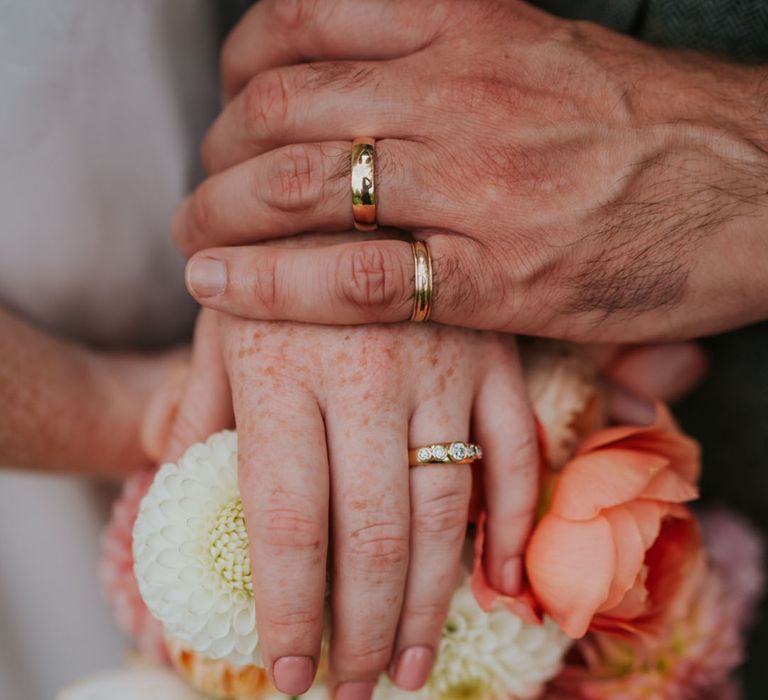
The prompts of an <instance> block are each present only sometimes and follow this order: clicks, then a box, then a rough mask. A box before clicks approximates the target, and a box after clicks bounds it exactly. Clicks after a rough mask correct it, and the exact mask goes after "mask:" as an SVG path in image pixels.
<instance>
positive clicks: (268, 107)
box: [244, 68, 290, 138]
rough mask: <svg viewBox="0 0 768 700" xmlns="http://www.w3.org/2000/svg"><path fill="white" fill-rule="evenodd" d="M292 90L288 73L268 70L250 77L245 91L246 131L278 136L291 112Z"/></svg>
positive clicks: (264, 135)
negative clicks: (287, 80)
mask: <svg viewBox="0 0 768 700" xmlns="http://www.w3.org/2000/svg"><path fill="white" fill-rule="evenodd" d="M289 95H290V91H289V87H288V84H287V82H286V75H285V71H283V70H280V69H279V68H278V69H274V70H269V71H265V72H264V73H259V74H258V75H256V76H254V77H253V78H251V80H250V82H249V83H248V86H247V87H246V89H245V97H244V100H245V104H244V107H245V121H246V125H245V127H246V132H247V133H249V134H254V135H256V134H258V135H259V136H263V137H265V138H268V137H272V138H275V137H278V136H279V135H280V134H279V129H280V128H281V127H282V125H285V123H286V119H287V118H288V113H289V103H290V96H289Z"/></svg>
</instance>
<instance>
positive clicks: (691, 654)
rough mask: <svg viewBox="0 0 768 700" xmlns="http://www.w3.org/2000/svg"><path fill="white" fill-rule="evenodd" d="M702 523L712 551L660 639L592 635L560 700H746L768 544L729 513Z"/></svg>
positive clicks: (559, 686)
mask: <svg viewBox="0 0 768 700" xmlns="http://www.w3.org/2000/svg"><path fill="white" fill-rule="evenodd" d="M701 524H702V531H703V533H704V540H705V543H706V549H707V551H706V552H705V553H704V552H703V553H702V555H701V556H700V557H699V558H698V560H697V562H696V565H695V566H694V567H693V568H692V569H690V570H689V572H688V575H687V577H686V578H685V580H684V581H683V582H682V585H681V586H680V589H679V591H678V595H677V597H676V599H675V600H674V604H673V605H672V606H671V607H670V609H669V611H668V615H667V618H666V620H665V622H664V626H663V628H662V630H661V631H660V633H659V634H658V635H657V636H656V637H655V638H645V640H644V642H645V644H644V645H642V646H637V645H631V644H628V643H627V642H626V641H624V640H621V639H620V638H618V637H616V636H615V635H611V634H604V633H600V632H594V633H590V634H589V635H588V636H587V637H586V638H585V639H584V640H582V641H581V642H579V643H578V645H577V646H576V647H575V652H574V654H572V656H571V659H570V662H569V664H568V666H567V667H566V669H565V670H564V671H563V673H562V674H561V675H560V676H559V677H558V679H557V680H556V681H555V686H556V687H555V688H553V690H552V692H553V695H552V697H553V698H555V697H558V698H559V697H560V696H559V695H555V694H554V693H555V692H558V693H561V694H562V698H563V700H566V699H567V698H573V699H574V700H575V699H577V698H579V699H582V700H624V699H626V700H645V699H649V700H650V699H651V698H652V699H654V700H655V699H657V698H663V699H664V700H739V698H740V697H741V688H740V687H739V684H738V683H737V682H736V681H735V680H734V679H733V678H732V674H733V671H734V669H735V668H736V667H737V666H738V664H739V663H740V662H741V660H742V658H743V652H744V631H745V629H746V627H748V625H749V624H750V623H751V622H752V617H753V615H754V612H755V607H756V603H757V602H758V600H759V598H760V597H761V595H762V592H763V587H764V584H765V580H764V574H763V568H762V567H763V564H764V555H765V547H764V542H763V540H762V537H761V536H760V534H759V533H758V532H757V531H756V530H755V529H754V528H753V527H751V526H750V525H749V523H747V522H746V521H745V520H744V519H743V518H741V517H740V516H738V515H736V514H733V513H729V512H727V511H723V510H717V511H713V512H705V513H704V514H703V515H702V518H701ZM547 698H548V700H549V696H547Z"/></svg>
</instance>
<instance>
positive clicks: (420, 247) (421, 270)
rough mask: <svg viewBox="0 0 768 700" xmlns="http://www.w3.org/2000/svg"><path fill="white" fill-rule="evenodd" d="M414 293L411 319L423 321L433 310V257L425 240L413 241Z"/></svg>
mask: <svg viewBox="0 0 768 700" xmlns="http://www.w3.org/2000/svg"><path fill="white" fill-rule="evenodd" d="M411 250H412V251H413V275H414V293H413V310H412V311H411V321H416V322H417V323H421V322H423V321H426V320H427V319H429V314H430V313H431V312H432V259H431V258H430V256H429V248H427V244H426V243H425V242H424V241H413V242H412V243H411Z"/></svg>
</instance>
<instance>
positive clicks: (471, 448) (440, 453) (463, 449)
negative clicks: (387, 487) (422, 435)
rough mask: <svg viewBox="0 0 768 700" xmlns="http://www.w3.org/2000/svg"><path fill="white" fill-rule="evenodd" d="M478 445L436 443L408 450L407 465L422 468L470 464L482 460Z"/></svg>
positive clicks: (481, 451)
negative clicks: (434, 465)
mask: <svg viewBox="0 0 768 700" xmlns="http://www.w3.org/2000/svg"><path fill="white" fill-rule="evenodd" d="M482 457H483V450H482V449H481V448H480V445H473V444H471V443H469V442H438V443H435V444H434V445H422V446H421V447H414V448H412V449H410V450H408V464H409V465H410V466H411V467H422V466H426V465H429V464H471V463H472V462H474V461H475V460H478V459H482Z"/></svg>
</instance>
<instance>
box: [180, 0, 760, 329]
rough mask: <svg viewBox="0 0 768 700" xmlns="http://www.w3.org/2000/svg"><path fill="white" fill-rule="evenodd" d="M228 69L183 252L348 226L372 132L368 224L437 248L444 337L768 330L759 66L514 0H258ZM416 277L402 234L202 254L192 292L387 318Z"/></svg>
mask: <svg viewBox="0 0 768 700" xmlns="http://www.w3.org/2000/svg"><path fill="white" fill-rule="evenodd" d="M222 67H223V80H224V84H225V86H226V89H227V92H228V94H229V95H230V96H231V97H232V99H231V101H230V102H229V104H228V106H227V108H226V109H225V110H224V112H223V113H222V115H221V116H220V117H219V119H218V120H217V122H216V123H215V124H214V126H213V127H212V129H211V130H210V132H209V134H208V136H207V138H206V141H205V144H204V149H203V154H204V160H205V162H206V165H207V167H208V169H209V171H210V172H212V173H215V174H213V175H212V177H210V178H209V179H208V180H207V181H205V182H204V183H203V184H202V185H201V186H200V188H199V189H198V190H197V191H196V192H195V193H194V195H193V196H192V197H191V199H190V200H188V202H187V203H186V204H185V205H184V206H183V207H182V209H180V211H179V212H178V215H177V218H176V225H175V234H176V238H177V240H178V242H179V244H180V245H181V247H182V248H183V249H184V250H185V251H187V252H192V251H195V250H200V249H203V248H210V247H212V246H217V245H233V244H235V245H237V244H246V243H252V242H255V241H260V240H266V239H271V238H276V237H282V236H288V235H292V234H295V233H298V232H301V231H308V230H310V231H311V230H324V231H328V230H344V229H350V228H351V227H352V213H351V204H350V189H349V181H348V167H349V164H348V158H349V149H350V141H351V139H352V138H353V137H355V136H359V135H370V136H375V137H377V138H378V139H379V140H378V146H377V148H378V163H379V166H380V167H379V169H378V180H377V199H378V202H377V203H378V215H379V222H380V223H381V224H382V225H385V226H393V227H397V228H400V229H403V230H406V231H409V232H412V234H413V235H414V236H415V237H417V238H422V239H425V240H428V242H429V246H430V250H431V253H432V256H433V260H434V266H433V269H434V275H435V285H436V300H435V305H434V312H433V318H434V319H435V320H436V321H439V322H442V323H446V324H451V325H464V326H470V327H474V328H483V329H487V328H494V329H502V330H506V331H514V332H524V333H530V334H535V335H547V336H557V337H563V338H569V339H574V340H599V341H608V340H620V341H643V340H650V339H670V338H679V337H690V336H694V335H698V334H702V333H709V332H714V331H717V330H721V329H724V328H728V327H733V326H736V325H739V324H742V323H746V322H750V321H753V320H756V319H759V318H762V317H764V316H766V315H768V244H767V239H768V185H767V184H766V183H768V119H767V118H766V117H765V109H764V106H765V85H766V83H768V70H766V69H763V68H760V67H745V66H734V65H730V64H726V63H724V62H720V61H717V60H715V59H712V58H709V57H705V56H701V55H696V54H693V53H684V52H674V51H667V50H661V49H657V48H652V47H649V46H645V45H643V44H641V43H639V42H637V41H634V40H632V39H629V38H627V37H623V36H620V35H616V34H613V33H611V32H610V31H607V30H605V29H602V28H599V27H597V26H594V25H590V24H582V23H574V22H567V21H563V20H560V19H557V18H555V17H552V16H550V15H548V14H545V13H543V12H541V11H539V10H536V9H534V8H532V7H530V6H528V5H526V4H524V3H521V2H517V1H516V0H506V1H504V0H472V1H468V0H429V2H426V1H414V0H388V1H384V0H340V1H337V2H330V1H329V0H305V1H299V0H292V1H290V2H289V1H288V0H266V1H265V2H261V3H259V4H258V5H256V6H255V7H254V8H253V9H252V10H251V12H250V13H249V14H248V15H247V16H246V17H245V18H244V19H243V21H242V22H241V24H240V26H239V27H237V28H236V29H235V31H234V32H233V34H232V35H231V37H230V38H229V39H228V40H227V43H226V45H225V47H224V52H223V56H222ZM412 266H413V264H412V258H411V252H410V249H409V247H408V245H407V244H406V243H404V242H401V241H383V242H382V241H376V240H370V241H364V242H358V243H354V244H346V245H338V246H331V247H327V248H325V249H323V250H311V251H307V250H276V249H272V248H270V247H258V248H247V249H223V248H216V249H213V250H206V251H204V252H202V253H198V255H196V256H195V257H193V258H192V260H191V262H190V264H189V268H188V282H189V287H190V289H191V291H192V292H193V294H194V295H195V296H196V297H197V299H198V300H199V301H200V302H201V303H203V304H205V305H206V306H209V307H211V308H216V309H222V310H226V311H229V312H231V313H234V314H238V315H242V316H248V317H252V318H258V319H293V320H300V321H313V322H319V323H350V324H351V323H365V322H371V321H397V320H402V319H405V318H407V317H408V315H409V313H410V310H411V303H412V302H411V297H412V294H413V279H412V274H413V273H412Z"/></svg>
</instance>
